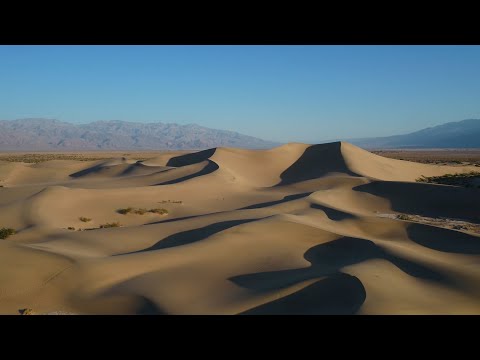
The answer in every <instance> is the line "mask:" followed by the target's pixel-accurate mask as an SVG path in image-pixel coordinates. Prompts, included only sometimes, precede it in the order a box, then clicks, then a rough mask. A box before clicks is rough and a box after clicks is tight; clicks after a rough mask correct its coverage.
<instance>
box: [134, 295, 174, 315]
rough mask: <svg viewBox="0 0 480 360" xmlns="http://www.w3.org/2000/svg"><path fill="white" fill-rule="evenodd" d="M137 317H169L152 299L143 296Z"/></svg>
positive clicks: (136, 313) (136, 312)
mask: <svg viewBox="0 0 480 360" xmlns="http://www.w3.org/2000/svg"><path fill="white" fill-rule="evenodd" d="M135 315H167V313H166V312H165V311H164V310H163V309H161V308H159V307H158V306H157V305H156V304H155V303H154V302H153V301H151V300H150V299H148V298H146V297H145V296H141V301H140V305H139V306H138V308H137V310H136V311H135Z"/></svg>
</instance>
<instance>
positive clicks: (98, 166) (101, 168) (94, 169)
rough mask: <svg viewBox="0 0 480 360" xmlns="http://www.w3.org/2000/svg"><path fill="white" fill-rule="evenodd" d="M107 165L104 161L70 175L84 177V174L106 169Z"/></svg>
mask: <svg viewBox="0 0 480 360" xmlns="http://www.w3.org/2000/svg"><path fill="white" fill-rule="evenodd" d="M105 167H106V166H105V165H104V164H103V163H101V164H98V165H95V166H92V167H89V168H87V169H83V170H80V171H77V172H76V173H73V174H70V175H69V176H70V177H73V178H78V177H82V176H85V175H89V174H94V173H97V172H99V171H101V170H103V169H105Z"/></svg>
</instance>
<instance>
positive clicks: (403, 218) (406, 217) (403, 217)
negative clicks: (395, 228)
mask: <svg viewBox="0 0 480 360" xmlns="http://www.w3.org/2000/svg"><path fill="white" fill-rule="evenodd" d="M397 219H399V220H407V221H408V220H412V217H411V216H410V215H407V214H398V215H397Z"/></svg>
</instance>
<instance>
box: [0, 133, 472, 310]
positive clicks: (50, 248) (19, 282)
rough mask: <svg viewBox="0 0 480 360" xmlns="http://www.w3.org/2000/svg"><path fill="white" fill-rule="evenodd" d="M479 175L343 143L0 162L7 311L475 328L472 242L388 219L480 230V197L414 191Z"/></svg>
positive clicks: (463, 235)
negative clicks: (361, 320) (377, 320)
mask: <svg viewBox="0 0 480 360" xmlns="http://www.w3.org/2000/svg"><path fill="white" fill-rule="evenodd" d="M475 170H476V168H475V167H473V166H440V165H427V164H419V163H412V162H407V161H401V160H394V159H388V158H384V157H381V156H379V155H375V154H372V153H370V152H368V151H365V150H362V149H360V148H358V147H356V146H354V145H352V144H349V143H345V142H335V143H329V144H319V145H308V144H300V143H290V144H285V145H282V146H279V147H276V148H272V149H268V150H246V149H236V148H227V147H218V148H212V149H207V150H203V151H198V152H192V153H186V152H179V153H169V154H163V153H159V154H158V156H156V157H154V158H150V159H148V160H136V159H134V158H122V157H119V158H113V159H111V160H96V161H82V162H80V161H75V160H52V161H47V162H44V163H38V164H27V163H7V162H0V181H1V182H0V185H3V186H4V187H0V228H1V227H9V228H15V229H16V230H17V234H15V235H13V236H10V237H8V238H7V239H4V240H0V313H4V314H18V313H19V310H20V309H25V308H31V309H34V311H35V313H58V312H60V313H62V312H64V313H74V314H244V315H249V314H480V285H479V284H480V281H479V280H480V267H479V266H478V263H479V260H480V257H479V256H480V234H478V233H475V232H472V231H468V230H455V229H447V228H441V227H437V226H434V225H431V224H420V223H415V222H413V221H408V220H401V219H397V218H396V217H395V215H397V214H411V215H419V216H425V217H433V218H456V219H459V220H462V221H466V222H472V223H480V208H479V207H478V204H479V203H480V189H478V188H461V187H457V186H447V185H437V184H427V183H417V182H415V179H417V178H419V177H420V176H422V175H424V176H439V175H443V174H445V173H453V172H459V173H462V172H469V171H475ZM127 207H134V208H145V209H154V208H165V209H166V210H168V214H166V215H165V214H164V215H159V214H155V213H145V214H143V215H139V214H133V213H131V214H121V213H119V212H118V210H119V209H122V208H127ZM385 214H387V215H390V216H384V215H385ZM81 217H86V218H88V219H89V220H88V221H87V222H83V221H82V220H80V218H81ZM114 222H115V223H118V224H119V227H111V228H100V225H102V224H106V223H114ZM69 228H70V229H69ZM73 229H74V230H73ZM79 229H80V230H81V231H78V230H79Z"/></svg>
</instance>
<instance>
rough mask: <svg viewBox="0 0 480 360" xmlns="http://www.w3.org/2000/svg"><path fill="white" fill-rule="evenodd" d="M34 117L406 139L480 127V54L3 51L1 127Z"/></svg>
mask: <svg viewBox="0 0 480 360" xmlns="http://www.w3.org/2000/svg"><path fill="white" fill-rule="evenodd" d="M27 117H45V118H54V119H58V120H63V121H68V122H73V123H86V122H91V121H96V120H125V121H139V122H158V121H160V122H170V123H171V122H175V123H179V124H189V123H196V124H199V125H203V126H207V127H211V128H217V129H227V130H233V131H238V132H241V133H244V134H247V135H252V136H257V137H260V138H264V139H268V140H276V141H285V142H287V141H301V142H317V141H321V140H331V139H337V138H353V137H368V136H383V135H394V134H401V133H406V132H410V131H415V130H419V129H421V128H424V127H428V126H434V125H438V124H442V123H445V122H449V121H458V120H463V119H467V118H480V46H0V119H1V120H13V119H19V118H27Z"/></svg>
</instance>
